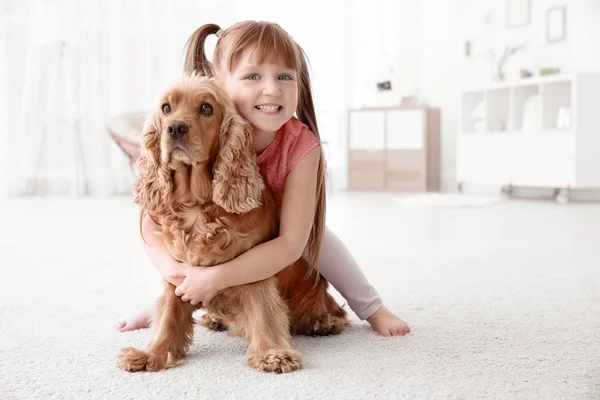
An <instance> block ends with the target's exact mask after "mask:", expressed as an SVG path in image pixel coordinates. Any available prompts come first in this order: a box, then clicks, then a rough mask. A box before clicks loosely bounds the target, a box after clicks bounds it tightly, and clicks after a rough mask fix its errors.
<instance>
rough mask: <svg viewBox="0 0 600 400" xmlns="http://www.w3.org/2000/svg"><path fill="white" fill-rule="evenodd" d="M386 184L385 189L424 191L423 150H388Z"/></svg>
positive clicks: (425, 176) (425, 168)
mask: <svg viewBox="0 0 600 400" xmlns="http://www.w3.org/2000/svg"><path fill="white" fill-rule="evenodd" d="M386 183H387V188H388V189H393V190H406V191H424V190H426V187H427V167H426V162H425V150H388V152H387V157H386Z"/></svg>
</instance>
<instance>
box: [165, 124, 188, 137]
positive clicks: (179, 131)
mask: <svg viewBox="0 0 600 400" xmlns="http://www.w3.org/2000/svg"><path fill="white" fill-rule="evenodd" d="M189 130H190V127H189V126H188V125H187V124H186V123H185V122H181V121H173V122H171V123H170V124H169V126H167V133H168V134H169V136H170V137H172V138H173V139H179V138H181V137H182V136H183V135H185V134H186V133H188V131H189Z"/></svg>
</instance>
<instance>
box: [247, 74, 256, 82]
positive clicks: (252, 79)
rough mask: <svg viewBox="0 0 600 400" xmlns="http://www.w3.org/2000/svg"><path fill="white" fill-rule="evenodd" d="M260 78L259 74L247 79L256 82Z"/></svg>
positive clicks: (251, 75) (249, 76)
mask: <svg viewBox="0 0 600 400" xmlns="http://www.w3.org/2000/svg"><path fill="white" fill-rule="evenodd" d="M258 78H259V76H258V74H250V75H248V76H246V79H248V80H251V81H256V80H258Z"/></svg>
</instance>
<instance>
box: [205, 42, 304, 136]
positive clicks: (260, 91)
mask: <svg viewBox="0 0 600 400" xmlns="http://www.w3.org/2000/svg"><path fill="white" fill-rule="evenodd" d="M255 53H256V52H254V51H246V52H245V53H244V54H243V55H242V56H241V57H240V58H239V60H237V62H236V63H235V65H234V67H233V69H232V71H231V72H230V71H228V69H227V67H226V66H225V65H226V63H221V66H220V68H218V70H217V71H216V72H217V74H216V75H217V79H218V81H219V83H220V84H221V86H222V87H223V88H224V89H225V91H226V92H227V93H228V94H229V95H230V96H231V98H232V99H233V102H234V104H235V107H236V108H237V110H238V112H239V113H240V114H241V116H242V117H244V119H246V120H247V121H248V122H249V123H250V124H251V125H252V127H253V128H254V130H255V134H256V133H260V132H276V131H278V130H279V128H281V126H283V124H285V123H286V122H288V121H289V120H290V119H291V118H292V117H293V115H294V113H295V111H296V106H297V105H298V81H297V73H296V71H295V70H294V69H292V68H290V67H288V66H286V65H285V64H284V63H282V62H280V61H279V60H277V59H275V60H273V59H272V60H266V61H265V62H263V63H262V64H259V63H258V62H257V58H256V56H255Z"/></svg>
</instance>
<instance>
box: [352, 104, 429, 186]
mask: <svg viewBox="0 0 600 400" xmlns="http://www.w3.org/2000/svg"><path fill="white" fill-rule="evenodd" d="M348 136H349V137H348V187H349V189H351V190H396V191H410V192H423V191H427V190H439V186H440V140H439V139H440V138H439V136H440V112H439V109H433V108H377V109H358V110H350V111H349V116H348Z"/></svg>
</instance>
